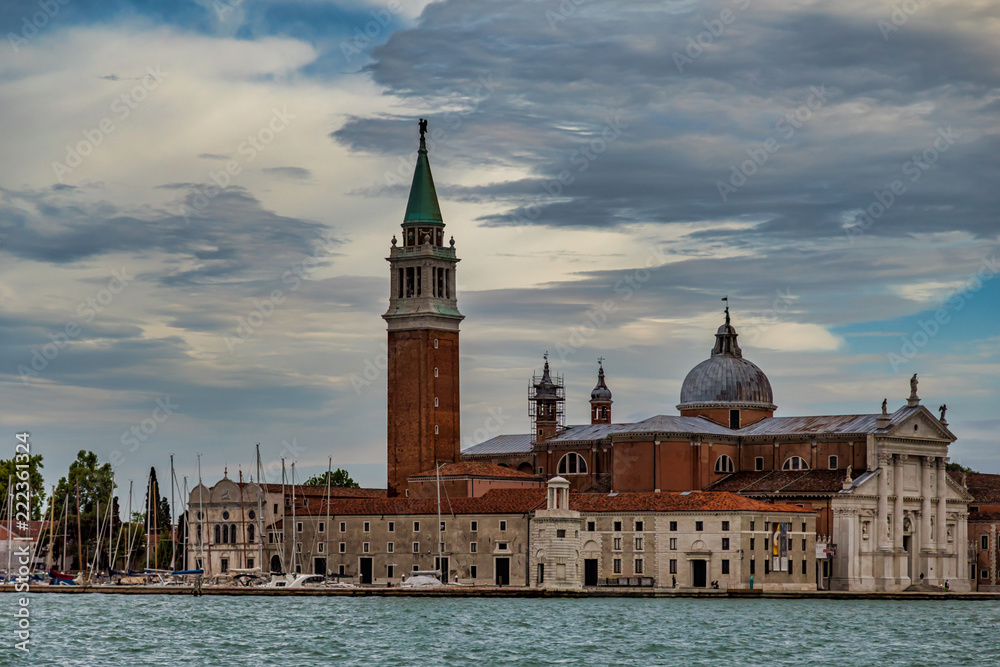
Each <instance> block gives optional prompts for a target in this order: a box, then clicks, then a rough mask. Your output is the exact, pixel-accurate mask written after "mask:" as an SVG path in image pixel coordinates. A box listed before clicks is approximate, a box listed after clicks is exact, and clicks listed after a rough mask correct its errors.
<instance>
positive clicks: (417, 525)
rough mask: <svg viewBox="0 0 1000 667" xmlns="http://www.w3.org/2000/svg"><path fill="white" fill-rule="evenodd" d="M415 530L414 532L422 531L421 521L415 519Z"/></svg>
mask: <svg viewBox="0 0 1000 667" xmlns="http://www.w3.org/2000/svg"><path fill="white" fill-rule="evenodd" d="M413 532H414V533H419V532H420V522H419V521H414V522H413Z"/></svg>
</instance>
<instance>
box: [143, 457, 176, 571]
mask: <svg viewBox="0 0 1000 667" xmlns="http://www.w3.org/2000/svg"><path fill="white" fill-rule="evenodd" d="M151 498H152V500H150V499H151ZM150 509H152V511H150ZM143 530H144V531H145V534H146V535H149V536H150V545H149V547H150V548H151V549H152V552H151V553H150V555H149V562H150V565H152V566H153V567H166V566H167V565H169V564H170V540H171V539H172V535H171V532H170V502H169V501H168V500H167V498H166V496H162V495H160V483H159V482H158V481H157V479H156V468H152V467H151V468H150V469H149V483H148V485H147V486H146V501H145V503H144V504H143ZM164 543H165V544H164Z"/></svg>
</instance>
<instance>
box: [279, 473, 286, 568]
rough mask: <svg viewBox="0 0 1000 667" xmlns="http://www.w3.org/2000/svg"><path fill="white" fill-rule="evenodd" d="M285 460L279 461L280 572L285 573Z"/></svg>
mask: <svg viewBox="0 0 1000 667" xmlns="http://www.w3.org/2000/svg"><path fill="white" fill-rule="evenodd" d="M285 523H286V521H285V459H283V458H282V459H281V551H280V552H279V553H280V554H281V571H282V572H286V571H287V570H288V568H286V567H285V563H286V562H287V561H288V559H287V557H286V556H287V555H288V554H286V553H285V544H286V542H285V536H286V535H287V534H288V530H287V529H286V528H285Z"/></svg>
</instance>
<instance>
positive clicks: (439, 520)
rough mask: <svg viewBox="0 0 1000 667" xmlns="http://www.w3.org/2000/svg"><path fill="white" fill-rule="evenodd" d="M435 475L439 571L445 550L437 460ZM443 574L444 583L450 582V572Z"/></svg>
mask: <svg viewBox="0 0 1000 667" xmlns="http://www.w3.org/2000/svg"><path fill="white" fill-rule="evenodd" d="M434 475H435V476H436V477H437V494H438V566H437V569H438V571H441V570H442V569H443V568H442V567H441V566H442V565H444V552H443V549H442V547H443V546H444V545H443V544H442V542H443V538H442V536H441V466H440V465H438V463H437V461H435V462H434ZM441 576H442V577H443V578H444V580H445V581H444V583H448V573H447V572H442V573H441Z"/></svg>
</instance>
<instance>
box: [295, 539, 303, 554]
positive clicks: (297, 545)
mask: <svg viewBox="0 0 1000 667" xmlns="http://www.w3.org/2000/svg"><path fill="white" fill-rule="evenodd" d="M295 553H298V554H300V553H302V543H301V542H296V543H295Z"/></svg>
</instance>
